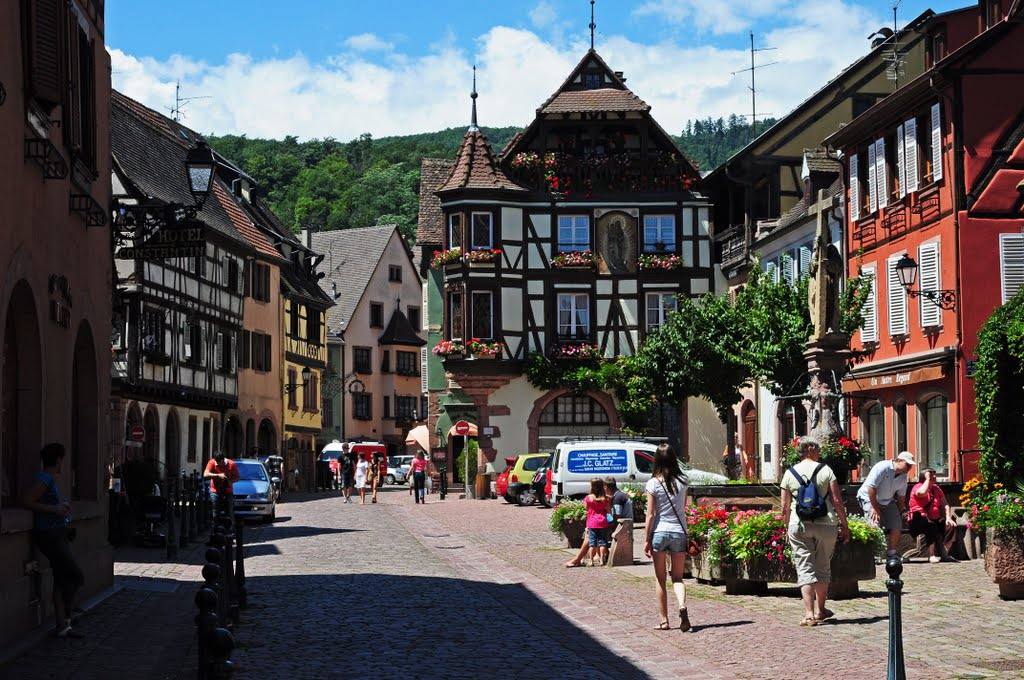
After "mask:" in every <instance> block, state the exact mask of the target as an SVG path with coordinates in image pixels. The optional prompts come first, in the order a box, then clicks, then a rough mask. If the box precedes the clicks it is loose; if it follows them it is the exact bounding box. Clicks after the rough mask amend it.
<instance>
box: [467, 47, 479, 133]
mask: <svg viewBox="0 0 1024 680" xmlns="http://www.w3.org/2000/svg"><path fill="white" fill-rule="evenodd" d="M469 96H470V98H471V99H472V100H473V117H472V118H471V119H470V122H469V129H470V130H472V131H476V130H479V129H480V126H479V125H477V122H476V98H477V96H478V95H477V93H476V64H473V93H472V94H470V95H469Z"/></svg>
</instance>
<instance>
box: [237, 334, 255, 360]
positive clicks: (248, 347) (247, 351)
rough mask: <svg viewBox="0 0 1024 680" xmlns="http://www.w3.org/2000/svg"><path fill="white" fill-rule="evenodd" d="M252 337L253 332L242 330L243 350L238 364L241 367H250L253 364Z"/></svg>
mask: <svg viewBox="0 0 1024 680" xmlns="http://www.w3.org/2000/svg"><path fill="white" fill-rule="evenodd" d="M252 338H253V334H252V333H250V332H249V331H242V351H241V352H240V353H239V357H238V366H239V367H240V368H249V366H251V365H252V363H251V357H252Z"/></svg>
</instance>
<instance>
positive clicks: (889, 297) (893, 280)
mask: <svg viewBox="0 0 1024 680" xmlns="http://www.w3.org/2000/svg"><path fill="white" fill-rule="evenodd" d="M900 257H902V254H901V255H895V256H893V257H890V258H889V260H888V261H887V262H886V267H887V269H888V275H887V276H886V281H885V285H886V301H887V303H888V311H889V335H892V336H900V335H906V334H907V292H906V291H905V290H904V289H903V286H901V285H900V278H899V276H898V275H897V273H896V263H897V262H898V261H899V259H900Z"/></svg>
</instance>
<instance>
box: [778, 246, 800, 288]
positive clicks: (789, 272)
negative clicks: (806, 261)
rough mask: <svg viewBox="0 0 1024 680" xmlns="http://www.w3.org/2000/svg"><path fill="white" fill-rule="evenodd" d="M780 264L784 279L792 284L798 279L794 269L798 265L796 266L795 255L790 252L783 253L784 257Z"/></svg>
mask: <svg viewBox="0 0 1024 680" xmlns="http://www.w3.org/2000/svg"><path fill="white" fill-rule="evenodd" d="M779 265H780V266H781V267H782V278H783V280H785V282H786V283H788V284H789V285H791V286H792V285H793V282H794V281H795V280H796V276H795V271H794V270H795V269H796V267H795V266H794V262H793V256H792V255H790V254H788V253H787V254H785V255H783V256H782V259H781V260H780V261H779Z"/></svg>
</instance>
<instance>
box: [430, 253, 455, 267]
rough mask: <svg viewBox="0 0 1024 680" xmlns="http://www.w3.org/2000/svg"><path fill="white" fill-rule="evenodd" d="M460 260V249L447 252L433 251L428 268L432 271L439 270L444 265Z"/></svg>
mask: <svg viewBox="0 0 1024 680" xmlns="http://www.w3.org/2000/svg"><path fill="white" fill-rule="evenodd" d="M461 260H462V248H449V249H448V250H435V251H434V255H433V257H432V258H431V259H430V266H431V267H432V268H433V269H440V268H441V267H444V266H445V265H449V264H453V263H455V262H459V261H461Z"/></svg>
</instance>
